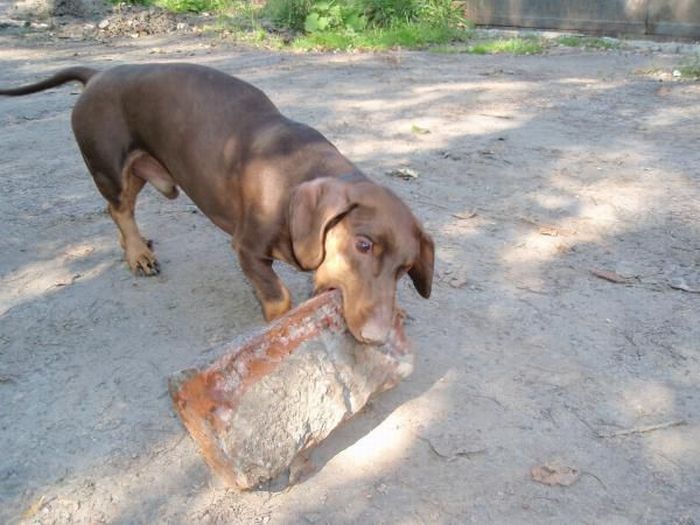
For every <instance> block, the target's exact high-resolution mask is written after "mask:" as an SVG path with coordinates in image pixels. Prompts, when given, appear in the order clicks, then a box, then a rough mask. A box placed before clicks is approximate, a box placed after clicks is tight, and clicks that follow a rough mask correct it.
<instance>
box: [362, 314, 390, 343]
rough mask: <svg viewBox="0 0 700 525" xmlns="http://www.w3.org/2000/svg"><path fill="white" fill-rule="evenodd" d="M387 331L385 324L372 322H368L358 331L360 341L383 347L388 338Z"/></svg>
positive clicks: (388, 328)
mask: <svg viewBox="0 0 700 525" xmlns="http://www.w3.org/2000/svg"><path fill="white" fill-rule="evenodd" d="M389 330H390V327H388V326H387V325H386V324H385V323H381V322H377V321H374V320H371V321H368V322H367V323H365V325H364V326H363V327H362V330H360V337H362V341H363V342H365V343H368V344H372V345H383V344H384V343H386V340H387V339H388V338H389Z"/></svg>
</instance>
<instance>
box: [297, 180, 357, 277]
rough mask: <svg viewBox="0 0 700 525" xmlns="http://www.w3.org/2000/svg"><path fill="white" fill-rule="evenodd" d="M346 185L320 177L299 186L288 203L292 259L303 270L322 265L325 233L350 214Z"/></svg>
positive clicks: (313, 268)
mask: <svg viewBox="0 0 700 525" xmlns="http://www.w3.org/2000/svg"><path fill="white" fill-rule="evenodd" d="M351 207H352V203H351V202H350V197H349V195H348V189H347V183H345V182H342V181H339V180H337V179H332V178H328V177H323V178H319V179H315V180H311V181H308V182H304V183H302V184H300V185H299V186H298V187H297V188H296V189H295V190H294V192H293V193H292V198H291V201H290V203H289V231H290V234H291V239H292V250H293V251H294V257H295V258H296V260H297V262H298V263H299V265H300V266H301V267H302V269H304V270H315V269H316V268H318V267H319V266H320V264H321V263H322V262H323V258H324V256H325V254H324V251H325V250H324V241H325V238H326V230H327V229H328V227H329V226H330V225H331V223H332V222H333V221H334V220H336V219H338V218H339V217H341V216H342V215H344V214H345V213H347V212H348V211H350V208H351Z"/></svg>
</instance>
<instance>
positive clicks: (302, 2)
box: [263, 0, 315, 31]
mask: <svg viewBox="0 0 700 525" xmlns="http://www.w3.org/2000/svg"><path fill="white" fill-rule="evenodd" d="M314 3H315V2H314V1H313V0H268V1H267V3H266V4H265V7H264V8H263V16H265V17H266V18H269V19H270V20H272V22H274V23H275V24H277V25H279V26H282V27H288V28H290V29H294V30H296V31H302V30H303V29H304V23H305V22H306V17H307V16H309V14H310V13H311V10H312V7H313V5H314Z"/></svg>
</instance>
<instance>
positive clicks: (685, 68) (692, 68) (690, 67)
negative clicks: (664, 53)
mask: <svg viewBox="0 0 700 525" xmlns="http://www.w3.org/2000/svg"><path fill="white" fill-rule="evenodd" d="M678 71H679V72H680V74H681V78H688V79H693V80H700V55H695V56H694V57H691V58H688V59H686V60H685V61H684V62H683V64H681V66H680V67H679V68H678Z"/></svg>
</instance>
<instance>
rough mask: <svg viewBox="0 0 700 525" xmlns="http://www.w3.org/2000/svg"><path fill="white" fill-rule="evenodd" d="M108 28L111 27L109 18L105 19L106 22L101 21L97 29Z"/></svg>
mask: <svg viewBox="0 0 700 525" xmlns="http://www.w3.org/2000/svg"><path fill="white" fill-rule="evenodd" d="M108 26H109V20H108V19H107V18H105V19H104V20H101V21H100V23H99V24H97V27H98V28H99V29H107V27H108Z"/></svg>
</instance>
